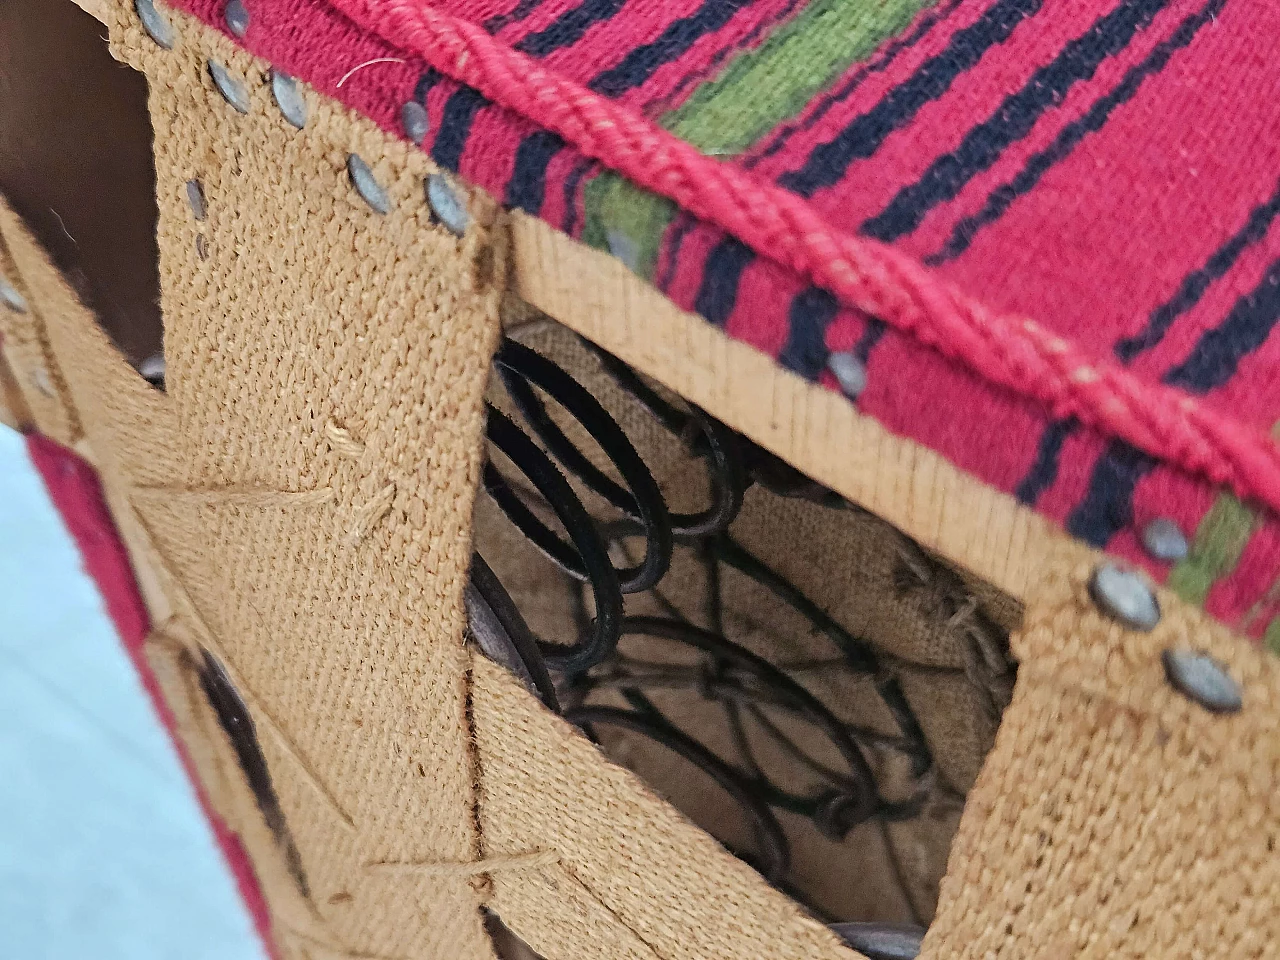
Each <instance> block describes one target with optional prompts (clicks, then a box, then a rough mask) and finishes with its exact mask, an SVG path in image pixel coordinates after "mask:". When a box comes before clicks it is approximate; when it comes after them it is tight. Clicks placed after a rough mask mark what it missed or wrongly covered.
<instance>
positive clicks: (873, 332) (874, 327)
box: [853, 317, 889, 364]
mask: <svg viewBox="0 0 1280 960" xmlns="http://www.w3.org/2000/svg"><path fill="white" fill-rule="evenodd" d="M888 329H889V326H888V324H886V323H885V322H884V321H883V320H879V319H877V318H875V317H872V318H871V319H870V320H868V321H867V326H866V328H865V329H864V330H863V331H862V336H860V337H859V338H858V342H857V343H855V344H854V345H853V355H854V356H855V357H857V358H858V359H859V360H861V361H862V362H863V363H864V364H865V363H866V362H867V361H868V360H869V359H870V358H871V351H872V350H874V349H875V348H876V344H878V343H879V342H880V339H881V338H882V337H883V336H884V335H885V332H886V331H887V330H888Z"/></svg>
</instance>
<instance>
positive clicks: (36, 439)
mask: <svg viewBox="0 0 1280 960" xmlns="http://www.w3.org/2000/svg"><path fill="white" fill-rule="evenodd" d="M26 439H27V453H28V455H29V456H30V457H31V462H32V464H33V465H34V466H35V468H36V470H37V471H38V472H39V474H40V478H41V479H42V480H43V481H44V485H45V489H46V490H48V492H49V499H50V500H52V501H53V505H54V507H55V508H56V509H57V511H58V514H59V516H61V518H62V522H63V524H64V525H65V526H66V528H67V532H68V533H69V534H70V535H71V538H72V540H74V541H75V544H76V547H77V548H78V549H79V551H80V557H81V560H82V561H83V563H84V568H85V572H86V573H88V574H89V576H90V578H91V579H92V580H93V582H94V583H95V584H96V585H97V587H98V591H99V593H101V595H102V600H103V603H104V604H105V605H106V608H107V615H108V616H109V617H110V618H111V622H112V623H113V624H114V625H115V628H116V632H117V633H118V634H119V635H120V640H121V643H122V644H123V645H124V648H125V651H126V653H128V655H129V659H130V660H131V661H132V662H133V666H134V669H136V670H137V672H138V677H139V678H140V679H141V681H142V685H143V687H144V688H145V689H146V691H147V695H148V696H149V697H150V699H151V703H152V705H153V706H154V708H155V711H156V714H157V716H158V717H159V719H160V722H161V723H162V724H163V725H164V728H165V729H166V730H167V731H168V732H169V737H170V740H172V742H173V746H174V749H175V750H176V751H177V754H178V757H179V759H180V760H181V762H182V766H183V769H184V770H185V771H186V773H187V777H188V779H189V780H190V781H191V786H192V788H193V789H194V790H195V794H196V797H197V799H198V800H199V803H200V808H201V810H203V811H204V815H205V818H206V819H207V820H208V821H209V826H210V827H211V828H212V829H213V834H214V838H215V839H216V840H217V843H218V848H219V849H220V850H221V851H222V856H223V859H224V860H225V861H226V864H227V867H228V869H230V871H231V874H232V876H233V877H234V878H235V882H236V887H237V889H238V890H239V891H240V896H241V898H242V899H243V900H244V904H245V907H246V908H247V909H248V911H249V914H250V916H251V917H252V918H253V923H254V927H255V928H256V930H257V932H258V935H259V937H260V938H261V940H262V943H263V946H264V947H265V949H266V950H267V953H268V954H269V955H270V956H272V957H273V958H274V957H276V956H277V954H276V951H275V944H274V942H273V941H272V939H271V919H270V915H269V913H268V912H267V903H266V900H265V899H264V898H263V896H262V889H261V887H260V886H259V885H258V880H257V877H256V876H255V875H254V872H253V865H252V864H251V863H250V862H249V857H248V855H247V854H246V853H245V851H244V847H243V846H242V845H241V843H240V838H239V837H238V836H236V834H235V833H233V832H232V831H231V830H230V828H229V827H228V826H227V825H226V823H225V822H224V821H223V820H222V818H221V817H219V816H218V814H217V813H216V812H215V811H214V810H213V808H212V807H211V806H210V804H209V798H208V796H207V795H206V794H205V792H204V788H203V787H202V786H201V785H200V781H199V780H198V779H197V777H196V773H195V767H194V766H193V765H192V762H191V757H190V755H189V754H188V753H187V750H186V747H185V746H184V745H183V743H182V740H181V739H180V738H179V737H178V736H177V731H176V726H175V723H174V718H173V713H172V712H171V711H170V710H169V706H168V704H167V703H166V702H165V700H164V697H163V696H161V694H160V687H159V686H158V684H157V683H156V678H155V674H153V673H152V672H151V666H150V665H149V664H148V663H147V658H146V655H145V653H144V651H143V645H144V644H145V642H146V639H147V634H148V633H149V632H150V629H151V621H150V618H149V617H148V615H147V608H146V605H145V604H144V603H143V601H142V594H141V593H140V592H139V590H138V583H137V580H136V579H135V578H134V575H133V566H132V564H131V563H130V561H129V554H128V552H127V551H126V550H125V547H124V544H123V543H122V542H121V540H120V536H119V534H118V533H117V532H116V526H115V522H114V521H113V520H112V519H111V514H110V512H109V511H108V509H107V504H106V500H105V499H104V498H103V495H102V485H101V484H100V483H99V481H98V475H97V473H96V472H95V471H94V469H93V467H92V466H90V465H89V464H88V463H87V462H85V461H84V460H83V459H82V458H81V457H79V456H78V455H76V454H75V453H73V452H72V451H70V450H68V449H67V448H66V447H63V446H61V445H59V444H57V443H54V442H53V441H52V440H50V439H49V438H48V437H45V436H42V435H41V434H38V433H29V434H27V438H26Z"/></svg>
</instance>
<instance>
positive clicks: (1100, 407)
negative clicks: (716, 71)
mask: <svg viewBox="0 0 1280 960" xmlns="http://www.w3.org/2000/svg"><path fill="white" fill-rule="evenodd" d="M333 2H334V5H335V6H336V7H337V8H338V9H340V10H342V11H343V12H345V13H346V14H347V15H348V16H350V17H351V18H352V19H353V20H354V21H356V22H357V23H360V24H362V25H363V26H365V27H366V29H368V30H369V31H370V32H371V33H375V34H378V35H381V36H384V37H386V38H387V39H388V40H389V41H391V42H393V43H395V44H397V45H399V46H402V47H404V48H405V49H408V50H411V51H413V52H414V53H416V54H418V55H419V56H421V57H422V58H423V60H424V61H426V62H428V63H430V64H431V65H432V66H434V67H435V68H436V69H437V70H440V71H441V72H443V73H448V74H449V75H452V76H453V77H454V78H455V79H457V80H459V81H460V82H462V83H466V84H467V85H469V86H472V87H474V88H475V89H477V90H479V91H480V92H481V93H483V94H484V95H486V96H487V97H489V98H491V99H492V100H494V101H495V102H497V103H501V104H503V105H504V106H507V107H508V108H510V109H512V110H514V111H515V112H516V113H518V114H520V115H521V116H524V117H528V118H531V119H533V120H535V121H537V122H538V123H540V124H541V125H542V126H544V127H546V128H547V129H548V130H552V131H555V132H556V133H558V134H559V135H560V136H562V137H563V138H564V139H565V140H566V141H568V142H569V143H572V144H574V145H575V146H577V147H578V148H579V149H580V150H581V151H582V152H583V153H584V154H585V155H586V156H589V157H594V158H596V159H599V160H601V161H602V162H603V163H605V164H606V165H607V166H609V167H610V168H611V169H615V170H618V171H619V172H620V173H623V174H624V175H626V176H627V177H628V178H629V179H631V180H632V181H633V182H635V183H637V184H639V185H641V186H644V187H647V188H649V189H650V190H652V191H654V192H655V193H658V194H661V195H664V196H667V197H670V198H671V199H672V200H674V201H676V203H678V204H679V205H680V206H681V207H682V208H683V209H685V210H688V211H690V212H691V213H693V214H694V215H695V216H698V217H700V218H702V219H703V220H705V221H707V222H708V223H712V224H716V225H717V226H720V227H722V228H723V229H725V230H727V231H728V232H729V233H731V234H733V235H734V236H735V237H737V238H738V239H739V240H740V241H742V242H743V243H745V244H747V245H748V246H749V247H751V248H752V249H754V250H755V251H756V252H757V253H758V254H760V255H763V256H770V257H772V258H774V259H776V260H777V261H779V262H780V263H782V264H784V265H786V266H789V267H790V268H791V269H792V270H793V271H795V272H796V273H797V274H799V275H800V276H801V277H804V278H807V279H809V280H811V281H812V282H814V283H816V284H817V285H818V286H820V287H822V288H823V289H826V290H830V291H832V292H833V293H835V294H836V295H837V296H838V297H840V299H841V300H842V301H843V302H844V303H845V304H846V305H848V306H850V307H853V308H855V309H858V310H862V311H863V312H865V313H869V314H871V315H873V316H875V317H877V318H879V319H880V320H882V321H884V322H885V323H887V324H889V325H890V326H892V327H896V328H898V329H899V330H902V331H903V332H905V333H908V334H911V335H913V336H914V337H915V338H916V339H917V340H919V341H920V342H921V343H923V344H925V345H926V346H931V347H934V348H935V349H937V350H939V351H940V352H942V353H943V354H944V355H946V356H948V357H951V358H954V359H958V360H960V361H961V362H963V363H964V364H965V365H966V366H968V367H969V368H970V369H972V370H975V371H977V372H978V373H979V374H981V375H982V376H984V377H985V378H986V379H987V380H988V381H989V382H991V383H994V384H998V385H1000V386H1003V387H1006V388H1008V389H1010V390H1012V391H1013V392H1014V393H1015V394H1017V395H1020V396H1023V397H1027V398H1030V399H1033V400H1036V401H1038V402H1039V403H1041V404H1043V405H1044V406H1045V407H1047V408H1048V409H1050V410H1051V411H1052V412H1053V414H1054V416H1056V417H1068V416H1072V417H1077V418H1078V419H1080V420H1081V421H1082V422H1083V423H1085V424H1087V425H1090V426H1095V427H1098V428H1100V429H1102V430H1104V431H1105V432H1107V433H1109V434H1111V435H1113V436H1115V437H1118V438H1120V439H1122V440H1125V441H1127V442H1128V443H1131V444H1132V445H1133V446H1135V447H1137V448H1138V449H1140V450H1143V451H1145V452H1147V453H1149V454H1152V455H1154V456H1156V457H1158V458H1160V459H1163V460H1167V461H1170V462H1172V463H1174V464H1177V465H1178V466H1180V467H1182V468H1183V469H1185V470H1187V471H1188V472H1190V473H1194V474H1198V475H1201V476H1204V477H1207V478H1208V479H1210V480H1212V481H1214V482H1215V483H1220V484H1226V485H1228V486H1230V487H1231V488H1232V489H1233V490H1235V491H1236V492H1237V493H1238V494H1239V495H1240V496H1241V497H1245V498H1251V499H1258V500H1260V501H1262V502H1263V503H1265V504H1267V505H1269V506H1270V507H1272V508H1273V509H1276V510H1280V448H1277V446H1276V444H1275V443H1274V442H1273V441H1272V440H1271V438H1270V437H1269V436H1267V435H1266V434H1265V433H1263V432H1261V431H1257V430H1253V429H1250V428H1249V427H1247V426H1245V425H1241V424H1238V423H1237V422H1235V421H1234V420H1232V419H1230V418H1228V417H1224V416H1221V415H1219V414H1217V413H1215V412H1214V411H1212V410H1210V409H1208V408H1206V407H1204V406H1203V405H1202V404H1200V403H1199V402H1198V401H1197V400H1195V399H1194V398H1192V397H1191V395H1189V394H1187V393H1185V392H1183V391H1179V390H1174V389H1172V388H1169V387H1164V386H1161V385H1157V384H1153V383H1147V382H1144V381H1142V380H1139V379H1137V378H1136V377H1134V376H1133V375H1131V374H1129V373H1128V372H1127V371H1126V370H1125V369H1124V368H1122V367H1120V366H1118V365H1117V364H1115V363H1114V362H1111V361H1107V360H1104V359H1101V358H1098V357H1090V356H1089V355H1088V354H1085V353H1082V352H1081V351H1079V350H1078V349H1077V348H1076V347H1075V346H1074V345H1073V344H1071V343H1069V342H1067V341H1065V340H1062V339H1061V338H1059V337H1057V336H1055V335H1054V334H1052V333H1050V332H1049V331H1047V330H1045V329H1043V328H1041V327H1040V326H1039V325H1038V324H1033V323H1030V322H1029V321H1026V320H1025V319H1024V318H1022V317H1021V316H1017V315H1002V314H999V313H995V312H992V311H989V310H987V309H986V308H985V307H983V306H982V305H981V304H979V303H978V302H977V301H975V300H973V299H971V298H969V297H966V296H964V295H963V294H961V293H960V292H959V291H958V290H956V289H955V288H954V287H952V286H950V285H949V284H946V283H944V282H942V281H940V280H939V278H938V277H936V276H935V275H933V274H930V273H929V272H927V271H925V270H922V269H921V268H920V267H919V266H918V265H917V264H916V263H915V262H914V261H912V260H911V259H910V258H909V257H907V256H906V255H904V254H902V253H900V252H898V251H897V250H896V249H895V248H893V247H888V246H883V245H880V244H877V243H874V242H872V241H868V240H862V239H859V238H857V237H855V236H852V235H850V234H846V233H843V232H842V231H840V230H834V229H832V228H831V227H830V226H829V225H828V224H827V223H826V222H825V221H824V220H823V219H821V218H820V217H819V216H817V215H816V214H815V212H814V210H813V209H812V208H811V207H810V206H809V204H808V203H806V202H804V201H803V200H801V199H799V198H797V197H796V196H794V195H793V194H791V193H788V192H787V191H785V190H782V189H781V188H778V187H775V186H773V185H772V184H771V183H768V182H767V181H761V180H758V179H757V178H755V177H753V176H751V175H750V174H747V173H744V172H742V171H741V170H739V169H738V168H737V167H735V166H733V165H730V164H721V163H718V162H716V161H715V160H713V159H711V158H709V157H706V156H704V155H703V154H701V153H699V152H698V151H697V150H695V149H694V148H693V147H691V146H689V145H688V144H686V143H684V142H682V141H680V140H678V139H676V138H675V137H673V136H672V135H670V134H668V133H666V132H665V131H663V130H661V129H659V128H658V127H656V126H654V125H653V124H652V123H650V122H649V121H647V120H645V119H643V118H642V117H639V116H637V115H635V114H633V113H632V112H631V111H629V110H627V109H626V108H624V107H622V106H620V105H618V104H616V103H615V102H614V101H611V100H608V99H605V98H603V97H601V96H599V95H596V94H593V93H591V92H590V91H588V90H585V89H583V88H582V87H580V86H578V85H577V84H575V83H573V82H571V81H568V80H565V79H564V78H562V77H560V76H558V75H557V74H555V73H552V72H550V71H548V70H544V69H542V68H541V67H539V66H538V65H537V64H536V63H534V62H533V61H532V60H530V59H529V58H527V57H524V56H522V55H521V54H520V53H518V52H517V51H515V50H512V49H511V48H509V47H505V46H502V45H501V44H498V43H496V42H495V41H494V40H493V39H492V38H491V37H489V35H488V34H486V33H485V32H484V31H483V30H481V29H479V28H477V27H474V26H472V25H470V24H468V23H466V22H465V21H460V20H455V19H453V18H450V17H447V16H444V15H442V14H440V13H438V12H436V11H435V10H433V9H432V8H430V7H428V6H426V5H422V4H417V3H411V2H403V0H384V2H381V3H378V4H373V3H371V0H333Z"/></svg>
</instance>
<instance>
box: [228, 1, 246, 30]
mask: <svg viewBox="0 0 1280 960" xmlns="http://www.w3.org/2000/svg"><path fill="white" fill-rule="evenodd" d="M223 17H224V18H225V19H226V21H227V29H228V30H230V31H231V32H232V33H234V34H235V35H236V36H237V37H244V35H245V34H246V33H248V32H249V10H248V8H247V7H245V5H244V4H243V3H242V2H241V0H229V2H228V3H227V6H226V9H225V10H223Z"/></svg>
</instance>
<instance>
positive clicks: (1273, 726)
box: [922, 546, 1280, 960]
mask: <svg viewBox="0 0 1280 960" xmlns="http://www.w3.org/2000/svg"><path fill="white" fill-rule="evenodd" d="M1097 559H1098V557H1097V555H1096V554H1092V553H1091V552H1089V551H1087V550H1085V549H1083V548H1081V547H1077V546H1066V547H1063V548H1061V549H1060V550H1059V551H1058V555H1057V557H1056V558H1055V561H1054V562H1053V563H1052V564H1051V565H1050V566H1049V567H1047V568H1046V569H1045V570H1044V571H1043V575H1042V576H1041V577H1040V578H1039V579H1038V580H1037V581H1036V584H1035V587H1034V589H1033V592H1032V596H1031V600H1030V603H1029V604H1028V607H1027V613H1026V620H1025V623H1024V627H1023V629H1022V630H1021V631H1020V632H1018V633H1017V634H1015V636H1014V637H1013V649H1014V653H1015V655H1017V656H1018V657H1019V659H1020V661H1021V668H1020V672H1019V676H1018V688H1017V692H1016V694H1015V696H1014V701H1013V704H1012V706H1011V707H1010V708H1009V709H1008V710H1007V711H1006V713H1005V717H1004V722H1003V724H1002V725H1001V727H1000V732H999V734H998V735H997V738H996V748H995V750H994V751H993V752H992V754H991V756H990V757H989V758H988V760H987V764H986V766H985V767H984V769H983V772H982V774H981V775H980V776H979V778H978V782H977V785H976V786H975V787H974V790H973V791H972V792H971V793H970V795H969V803H968V806H967V807H966V809H965V813H964V816H963V818H962V819H961V825H960V832H959V834H958V836H957V838H956V841H955V845H954V846H953V847H952V850H951V860H950V867H949V871H948V874H947V876H946V878H945V879H944V880H943V885H942V898H941V901H940V903H939V908H938V915H937V919H936V920H935V921H934V924H933V926H932V928H931V929H930V932H929V935H928V938H927V939H926V941H925V950H924V953H923V954H922V958H923V960H960V958H978V957H983V958H986V957H993V956H1001V957H1004V956H1008V957H1019V958H1024V957H1028V958H1029V957H1043V958H1046V960H1047V958H1055V960H1056V958H1058V957H1088V958H1093V957H1098V958H1101V957H1106V958H1109V960H1114V958H1135V960H1136V958H1140V957H1141V958H1151V957H1224V958H1225V957H1232V958H1242V957H1266V956H1275V951H1276V948H1277V944H1278V943H1280V912H1277V910H1276V904H1277V903H1280V851H1277V845H1278V844H1280V792H1278V790H1277V788H1278V787H1280V665H1277V663H1276V661H1275V659H1274V658H1273V657H1269V656H1268V655H1267V654H1266V653H1265V652H1263V651H1259V650H1257V649H1256V648H1254V647H1253V646H1252V645H1250V644H1249V643H1248V642H1247V641H1245V640H1243V639H1241V638H1239V637H1236V636H1233V635H1232V634H1231V633H1229V632H1228V631H1227V630H1226V629H1224V628H1223V627H1222V626H1220V625H1219V624H1217V623H1215V622H1214V621H1213V620H1212V619H1210V618H1209V617H1207V616H1206V615H1205V614H1203V613H1202V612H1201V611H1199V610H1197V609H1194V608H1192V607H1190V606H1188V605H1187V604H1185V603H1183V602H1182V601H1180V600H1178V599H1177V598H1176V597H1175V596H1173V595H1172V594H1170V593H1167V592H1164V591H1161V592H1160V605H1161V608H1162V610H1163V612H1164V615H1163V618H1162V620H1161V622H1160V625H1159V626H1157V627H1156V629H1155V630H1153V631H1152V632H1151V633H1147V634H1142V633H1135V632H1133V631H1126V630H1123V629H1121V628H1120V627H1119V626H1118V625H1117V624H1116V623H1114V622H1113V621H1111V620H1108V619H1106V618H1105V617H1104V616H1102V615H1101V614H1100V613H1099V612H1098V610H1097V608H1096V607H1095V606H1094V604H1093V603H1092V602H1091V601H1090V599H1089V596H1088V592H1087V586H1086V584H1087V580H1088V577H1089V573H1090V570H1091V568H1092V565H1093V564H1094V563H1095V562H1097ZM1167 647H1177V648H1183V649H1199V650H1205V651H1207V652H1209V653H1210V654H1212V655H1213V656H1214V657H1217V658H1218V659H1219V660H1221V661H1222V662H1223V663H1225V664H1226V665H1227V666H1228V668H1229V670H1230V672H1231V674H1232V675H1233V677H1234V678H1235V679H1236V680H1237V681H1239V682H1240V683H1241V684H1242V686H1243V690H1244V710H1243V711H1242V712H1241V713H1239V714H1237V715H1235V716H1226V717H1224V716H1217V715H1213V714H1210V713H1208V712H1207V711H1205V710H1204V709H1202V708H1201V707H1199V706H1197V705H1196V704H1194V703H1192V702H1191V701H1189V700H1188V699H1186V698H1185V697H1183V696H1182V695H1180V694H1179V693H1177V692H1176V691H1174V690H1173V688H1172V687H1170V685H1169V684H1168V682H1167V681H1166V679H1165V675H1164V670H1163V668H1162V666H1161V662H1160V654H1161V652H1162V651H1163V650H1164V649H1166V648H1167Z"/></svg>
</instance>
